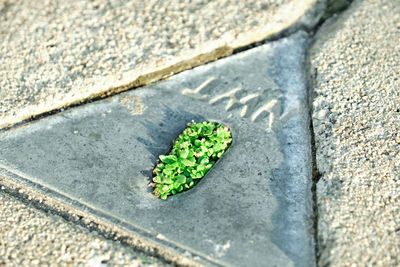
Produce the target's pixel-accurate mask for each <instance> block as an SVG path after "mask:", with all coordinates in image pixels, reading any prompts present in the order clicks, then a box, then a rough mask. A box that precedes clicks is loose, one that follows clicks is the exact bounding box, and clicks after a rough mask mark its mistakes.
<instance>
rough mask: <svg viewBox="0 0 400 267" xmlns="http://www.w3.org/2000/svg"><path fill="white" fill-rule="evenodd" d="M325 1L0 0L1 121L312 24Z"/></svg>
mask: <svg viewBox="0 0 400 267" xmlns="http://www.w3.org/2000/svg"><path fill="white" fill-rule="evenodd" d="M325 2H326V0H302V1H297V0H263V1H258V0H246V1H236V0H212V1H211V0H206V1H189V0H184V1H182V0H170V1H159V0H146V1H142V0H132V1H126V0H111V1H109V0H94V1H80V0H74V1H64V0H51V1H49V0H47V1H35V2H32V1H31V0H18V1H8V0H1V1H0V99H1V101H0V102H1V103H0V128H4V127H7V126H9V125H13V124H15V123H18V122H20V121H21V120H25V119H28V118H30V117H31V116H35V115H38V114H41V113H45V112H48V111H51V110H54V109H60V108H63V107H65V106H68V105H71V104H74V103H75V104H76V103H80V102H81V101H83V100H87V99H91V98H94V97H98V96H106V95H107V94H109V93H113V92H121V91H123V90H126V89H127V88H132V87H135V86H139V85H143V84H148V83H151V82H154V81H157V80H159V79H161V78H163V77H167V76H170V75H172V74H174V73H177V72H180V71H182V70H186V69H190V68H192V67H193V66H198V65H200V64H204V63H205V62H209V61H212V60H216V59H218V58H221V57H224V56H227V55H230V54H232V52H233V50H234V49H236V48H239V47H243V46H246V45H249V44H252V43H254V42H259V41H261V40H264V39H265V38H267V37H270V36H273V35H277V34H279V33H282V32H283V31H287V30H290V31H295V30H297V29H299V28H312V27H313V26H314V25H316V23H317V22H318V21H319V18H320V17H321V16H322V15H323V12H324V7H325Z"/></svg>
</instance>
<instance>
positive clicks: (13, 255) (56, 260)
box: [0, 191, 168, 267]
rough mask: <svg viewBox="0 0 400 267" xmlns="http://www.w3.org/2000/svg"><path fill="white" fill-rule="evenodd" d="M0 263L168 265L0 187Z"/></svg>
mask: <svg viewBox="0 0 400 267" xmlns="http://www.w3.org/2000/svg"><path fill="white" fill-rule="evenodd" d="M0 210H1V212H0V225H1V227H0V266H71V265H72V266H90V267H106V266H115V265H118V266H168V265H167V264H166V263H164V262H161V261H160V260H158V259H156V258H154V257H150V256H147V255H145V254H143V253H140V252H137V251H135V250H133V249H132V248H130V247H128V246H124V245H122V244H120V243H119V242H115V241H111V240H107V239H105V238H104V237H102V236H100V235H99V234H97V233H96V232H90V231H89V230H87V229H85V228H83V227H80V226H77V225H75V224H74V223H72V222H67V221H65V220H64V219H62V218H61V217H59V216H57V215H53V214H51V213H48V212H44V211H41V210H38V209H36V208H33V207H30V206H27V205H26V204H24V203H22V202H21V201H19V200H17V199H15V198H13V197H11V196H9V195H8V194H5V193H3V192H1V191H0Z"/></svg>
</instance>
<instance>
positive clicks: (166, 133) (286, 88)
mask: <svg viewBox="0 0 400 267" xmlns="http://www.w3.org/2000/svg"><path fill="white" fill-rule="evenodd" d="M306 47H307V35H306V34H305V33H303V32H299V33H297V34H296V35H294V36H292V37H290V38H287V39H282V40H280V41H277V42H273V43H270V44H268V45H264V46H261V47H258V48H255V49H252V50H249V51H246V52H244V53H240V54H237V55H234V56H232V57H230V58H226V59H223V60H220V61H218V62H216V63H212V64H208V65H205V66H202V67H198V68H196V69H194V70H192V71H187V72H184V73H181V74H179V75H176V76H174V77H172V78H170V79H169V80H168V81H163V82H160V83H157V84H155V85H152V86H148V87H144V88H140V89H138V90H134V91H131V92H129V93H125V94H121V95H117V96H114V97H112V98H109V99H106V100H102V101H98V102H95V103H91V104H87V105H84V106H80V107H77V108H74V109H71V110H68V111H64V112H62V113H59V114H57V115H54V116H51V117H47V118H44V119H41V120H39V121H36V122H34V123H31V124H28V125H25V126H22V127H20V128H17V129H13V130H10V131H8V132H4V133H2V134H1V135H0V166H1V168H2V175H3V176H5V177H6V178H7V179H13V180H17V181H20V182H21V181H22V182H23V183H29V184H38V185H40V186H41V187H42V188H44V190H48V191H47V194H50V195H51V196H54V197H56V198H63V199H65V201H69V200H70V203H72V205H75V206H76V208H78V209H81V210H82V209H84V210H87V211H88V212H93V213H95V214H96V215H97V216H99V217H101V218H104V219H107V220H109V219H110V218H111V219H112V220H113V221H114V222H115V223H116V224H118V225H121V226H122V227H124V228H127V229H129V230H130V231H131V232H132V233H134V234H135V233H136V234H139V235H142V236H145V238H147V239H148V240H151V241H152V242H161V241H162V244H163V246H166V247H168V248H171V249H174V250H176V251H179V252H181V253H182V251H186V252H187V253H190V254H187V253H186V254H187V255H192V257H194V258H196V259H198V260H199V261H201V262H205V263H207V264H216V265H226V266H229V265H232V266H266V265H268V266H313V265H314V263H315V257H314V245H313V237H312V236H313V235H312V200H311V199H312V197H311V196H312V194H311V169H312V168H311V152H310V134H309V118H308V111H307V101H306V99H307V97H306V96H307V93H306V78H305V73H304V72H305V67H304V66H305V53H306ZM191 120H195V121H201V120H213V121H218V122H221V123H224V124H226V125H228V126H229V127H230V128H231V130H232V132H233V138H234V143H233V145H232V147H231V148H230V150H229V151H228V152H227V153H226V154H225V155H224V157H223V158H222V159H221V161H220V162H219V163H218V164H217V165H216V166H215V167H214V168H213V169H212V170H211V171H210V172H209V173H208V174H207V176H206V177H205V178H204V179H203V180H202V181H201V182H200V183H199V184H198V185H197V186H196V187H195V188H194V189H192V190H190V191H188V192H185V193H183V194H179V195H176V196H173V197H170V198H168V200H167V201H161V200H159V199H156V198H154V197H153V196H152V195H151V193H150V190H149V188H148V187H147V184H148V183H149V180H150V178H151V171H152V169H153V167H154V165H155V162H156V159H157V157H158V155H160V154H161V153H166V152H167V151H168V150H169V148H170V146H171V144H172V141H173V140H174V139H175V138H176V137H177V135H178V134H179V133H180V132H181V131H182V130H183V129H184V128H185V127H186V124H187V123H188V122H190V121H191Z"/></svg>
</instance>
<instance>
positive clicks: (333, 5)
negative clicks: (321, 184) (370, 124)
mask: <svg viewBox="0 0 400 267" xmlns="http://www.w3.org/2000/svg"><path fill="white" fill-rule="evenodd" d="M335 1H336V2H335ZM339 1H340V3H341V4H339V5H338V4H337V3H338V2H339ZM352 2H353V0H328V2H327V6H326V8H325V13H324V15H323V16H322V17H321V19H320V21H319V22H318V23H317V24H316V25H315V27H314V28H313V29H312V30H311V31H308V33H309V34H310V42H309V44H308V49H307V55H306V59H307V61H306V64H307V66H306V71H307V72H306V73H307V77H308V81H307V82H308V86H307V88H308V111H309V118H310V135H311V152H312V154H311V155H312V159H311V162H312V187H311V193H312V203H313V206H312V210H313V217H312V218H313V221H312V225H313V237H314V249H315V250H314V251H315V252H314V253H315V261H316V262H315V265H316V266H319V259H320V251H321V247H320V242H319V238H318V220H319V212H318V198H317V197H318V196H317V183H318V181H319V180H320V179H321V177H322V173H321V172H320V171H319V169H318V166H317V158H316V157H317V148H316V145H315V134H314V124H313V118H312V114H313V100H314V97H315V92H314V88H315V85H316V82H315V78H316V77H315V74H313V72H312V69H311V62H310V55H309V51H310V49H311V47H312V46H313V44H314V42H315V35H316V33H317V32H318V30H319V29H320V28H321V27H322V25H323V24H324V23H325V22H326V21H327V20H329V19H330V18H332V17H333V16H337V15H339V14H340V13H342V12H344V11H345V10H346V9H347V8H348V7H349V6H350V5H351V3H352Z"/></svg>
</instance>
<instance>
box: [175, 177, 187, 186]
mask: <svg viewBox="0 0 400 267" xmlns="http://www.w3.org/2000/svg"><path fill="white" fill-rule="evenodd" d="M176 181H177V182H178V183H180V184H184V183H186V176H184V175H178V176H177V177H176Z"/></svg>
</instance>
